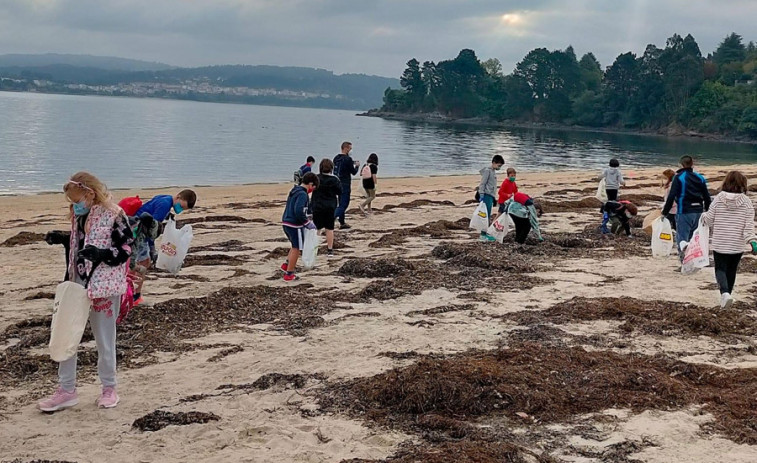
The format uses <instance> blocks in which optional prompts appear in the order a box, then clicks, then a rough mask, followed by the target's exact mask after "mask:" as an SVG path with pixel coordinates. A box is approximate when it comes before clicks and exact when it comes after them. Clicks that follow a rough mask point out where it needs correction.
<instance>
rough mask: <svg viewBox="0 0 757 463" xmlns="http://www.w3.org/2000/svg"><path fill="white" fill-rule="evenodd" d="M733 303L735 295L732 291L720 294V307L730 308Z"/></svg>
mask: <svg viewBox="0 0 757 463" xmlns="http://www.w3.org/2000/svg"><path fill="white" fill-rule="evenodd" d="M732 305H733V296H731V294H730V293H723V294H722V295H721V296H720V308H721V309H725V310H728V309H730V308H731V306H732Z"/></svg>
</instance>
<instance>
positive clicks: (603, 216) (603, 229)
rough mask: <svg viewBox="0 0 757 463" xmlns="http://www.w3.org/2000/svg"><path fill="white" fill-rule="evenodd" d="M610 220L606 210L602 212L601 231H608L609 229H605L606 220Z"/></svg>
mask: <svg viewBox="0 0 757 463" xmlns="http://www.w3.org/2000/svg"><path fill="white" fill-rule="evenodd" d="M609 221H610V215H609V214H608V213H607V212H603V213H602V227H601V228H602V233H605V234H607V233H610V230H608V229H607V222H609Z"/></svg>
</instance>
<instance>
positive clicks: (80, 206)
mask: <svg viewBox="0 0 757 463" xmlns="http://www.w3.org/2000/svg"><path fill="white" fill-rule="evenodd" d="M88 213H89V207H87V202H86V201H85V200H83V199H82V200H81V201H79V202H78V203H74V215H78V216H81V215H85V214H88Z"/></svg>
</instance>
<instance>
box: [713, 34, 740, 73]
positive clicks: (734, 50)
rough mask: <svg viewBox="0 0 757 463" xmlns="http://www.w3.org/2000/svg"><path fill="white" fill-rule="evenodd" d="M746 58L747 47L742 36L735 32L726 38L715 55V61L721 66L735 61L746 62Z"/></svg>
mask: <svg viewBox="0 0 757 463" xmlns="http://www.w3.org/2000/svg"><path fill="white" fill-rule="evenodd" d="M744 58H746V47H745V46H744V42H743V41H742V38H741V36H740V35H739V34H737V33H735V32H731V34H730V35H728V36H726V38H724V39H723V41H722V42H720V45H718V48H717V50H715V53H714V54H713V59H714V61H715V62H716V63H717V64H719V65H721V66H722V65H723V64H727V63H732V62H734V61H744Z"/></svg>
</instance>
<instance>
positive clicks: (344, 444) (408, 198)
mask: <svg viewBox="0 0 757 463" xmlns="http://www.w3.org/2000/svg"><path fill="white" fill-rule="evenodd" d="M739 169H740V170H742V171H743V172H744V173H745V174H747V175H748V176H749V177H750V182H753V181H755V180H754V179H755V178H757V166H742V167H740V168H739ZM662 170H663V169H661V168H656V169H649V170H636V171H635V172H633V174H632V176H631V175H628V176H629V177H631V178H629V179H628V186H627V187H626V188H624V189H622V190H621V196H622V199H629V200H631V201H634V202H635V203H636V204H637V205H638V206H639V208H640V211H641V212H640V217H641V216H643V215H646V214H647V213H648V212H650V211H651V210H653V209H657V208H659V207H660V204H661V200H662V189H661V187H660V177H659V173H661V171H662ZM728 170H730V169H727V168H724V167H717V168H702V169H701V172H702V173H703V174H705V175H706V176H707V177H708V178H709V179H710V188H712V189H717V188H718V187H719V186H720V180H722V176H723V175H724V174H725V173H726V172H727V171H728ZM626 173H627V174H628V172H626ZM592 174H593V173H586V172H576V171H565V172H555V173H528V172H525V173H519V177H518V184H519V187H520V189H521V191H524V192H526V193H528V194H530V195H531V196H533V197H535V198H537V199H539V200H540V201H541V203H542V205H543V206H544V209H545V215H544V216H543V217H542V229H543V234H544V237H545V242H544V243H541V244H536V243H535V242H534V243H530V244H527V245H526V246H525V247H519V246H517V245H515V244H514V243H513V242H508V241H506V242H505V244H504V245H502V244H490V243H480V242H478V241H477V240H476V234H475V232H473V231H471V230H468V226H467V225H468V220H469V218H470V216H471V213H472V212H473V209H474V205H473V204H472V200H473V189H474V187H475V186H476V185H477V184H478V176H455V177H429V178H394V179H380V183H379V185H378V198H377V199H376V201H374V203H373V204H374V207H375V208H377V210H376V212H375V214H374V215H372V216H368V217H364V216H362V214H360V213H359V212H357V210H356V208H357V203H356V201H355V200H354V198H353V203H352V204H353V206H352V207H353V210H352V211H351V215H350V216H349V218H348V220H349V222H350V224H351V225H352V226H353V228H352V229H350V230H347V231H339V230H337V232H336V234H337V246H336V257H335V258H334V259H329V260H327V259H326V258H325V255H320V256H319V258H318V263H317V266H316V268H314V269H312V270H306V271H301V272H300V273H299V275H300V277H301V279H300V280H299V281H298V282H296V283H294V284H293V283H285V282H283V281H282V280H281V272H280V271H279V266H280V265H281V263H282V262H283V259H284V256H285V255H286V252H287V250H288V243H287V242H286V239H285V237H284V234H283V232H282V229H281V226H280V224H279V221H280V220H281V214H282V211H283V207H284V200H285V199H286V195H287V192H288V191H289V189H290V187H291V185H289V184H266V185H245V186H233V187H201V188H197V189H196V191H197V193H198V197H199V200H198V206H197V207H196V208H195V209H194V210H192V211H190V212H188V213H185V214H182V215H181V216H179V224H180V225H181V224H188V223H189V224H192V227H193V230H194V241H193V242H192V247H191V249H190V254H189V256H188V258H187V260H186V261H185V266H184V268H183V269H182V270H181V272H180V274H179V275H178V276H171V275H169V274H166V273H152V274H151V276H150V278H149V280H148V281H147V283H146V286H145V288H146V289H145V293H144V299H145V304H144V305H140V306H139V307H137V308H135V311H134V312H133V313H132V314H130V315H129V317H128V318H127V320H126V321H125V322H124V324H123V325H120V326H119V335H118V351H119V355H118V361H119V371H118V380H119V394H120V396H121V403H120V404H119V406H118V407H117V408H115V409H113V410H100V409H97V408H96V406H95V404H94V402H95V399H96V398H97V395H98V393H99V388H100V386H99V382H98V380H97V374H96V357H97V355H96V350H95V347H94V341H93V340H92V337H91V335H90V334H89V333H85V339H84V342H83V344H82V346H81V347H80V353H79V381H78V382H79V396H80V403H79V405H78V406H76V407H73V408H71V409H68V410H65V411H62V412H59V413H55V414H52V415H48V414H42V413H40V412H39V411H38V410H37V409H36V408H35V404H36V401H37V400H38V399H39V398H40V397H42V396H44V395H47V394H49V393H51V392H52V391H53V389H54V387H55V384H56V380H57V376H56V371H57V370H56V364H55V363H54V362H52V361H51V360H50V359H49V356H48V355H47V350H46V346H47V341H48V339H49V320H50V316H51V308H52V297H53V293H54V291H55V287H56V285H57V284H58V283H59V282H60V280H61V278H62V276H63V273H64V267H65V262H64V255H63V248H62V247H61V246H50V245H48V244H46V243H45V242H44V241H43V240H42V236H43V235H44V233H45V232H47V231H49V230H53V229H63V230H65V229H67V222H66V218H65V215H66V210H67V205H66V201H65V200H64V198H63V195H62V194H40V195H32V196H17V197H14V196H9V197H0V243H2V244H0V262H2V265H1V266H0V296H1V297H0V462H6V461H7V462H10V461H18V462H28V461H36V460H50V461H71V462H80V463H81V462H101V461H109V462H182V461H198V462H199V461H202V462H214V461H228V462H341V461H353V462H378V461H385V460H386V459H389V460H387V461H399V462H413V461H419V462H420V461H425V462H453V461H456V462H468V461H470V462H473V461H477V462H488V461H492V462H493V461H523V462H554V461H565V462H631V461H642V462H658V463H663V462H666V463H669V462H687V463H690V462H715V461H724V462H725V461H727V462H732V463H746V462H754V461H757V344H756V342H757V338H756V337H755V336H756V335H757V311H755V309H754V307H755V299H754V298H755V294H756V293H757V292H755V288H757V286H755V284H756V283H757V275H756V274H755V271H757V259H755V258H753V257H752V256H746V257H745V258H744V261H743V262H742V264H741V268H740V272H739V275H738V279H737V284H736V288H737V289H736V293H735V297H736V301H737V302H736V303H735V304H734V306H733V307H732V308H731V309H729V310H727V311H723V310H720V309H719V307H718V294H717V293H718V291H717V288H716V286H715V284H714V283H715V278H714V275H713V269H712V268H711V267H710V268H707V269H705V270H703V271H701V272H699V273H697V274H694V275H690V276H683V275H681V274H680V273H677V272H676V269H677V268H678V262H677V259H676V258H675V257H670V258H666V259H654V258H652V256H651V251H650V249H649V238H648V237H647V236H646V235H645V234H644V232H643V231H642V230H641V229H640V228H635V229H634V236H633V237H631V238H628V239H626V238H617V239H615V238H613V237H603V236H601V235H600V234H599V232H598V230H597V228H598V226H599V222H600V221H601V215H600V214H599V212H598V209H599V203H598V201H597V200H596V199H594V193H595V191H596V186H597V182H596V181H595V180H593V179H592V178H590V177H591V175H592ZM503 179H504V172H502V173H501V174H500V181H501V180H503ZM718 179H720V180H718ZM178 190H179V189H178V188H170V189H161V190H142V191H116V192H114V195H115V196H116V197H117V198H121V197H125V196H132V195H134V194H139V195H140V196H141V197H142V198H149V197H151V196H153V195H155V194H175V193H176V192H178ZM357 191H360V189H359V188H358V181H357V180H356V181H355V184H354V186H353V193H354V192H357ZM750 196H751V197H752V199H753V200H755V198H756V196H755V193H750ZM640 220H641V219H640V218H639V221H640ZM156 411H158V412H160V413H156V414H154V413H153V412H156ZM163 412H168V413H163ZM182 412H187V413H189V414H187V415H182V414H181V413H182ZM161 417H163V418H166V419H168V421H169V423H170V422H171V420H173V421H174V422H173V424H169V425H168V426H165V427H162V428H160V426H161V423H160V419H159V418H161ZM182 422H183V423H186V424H183V423H182ZM164 424H168V423H164ZM154 429H155V430H154Z"/></svg>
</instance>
